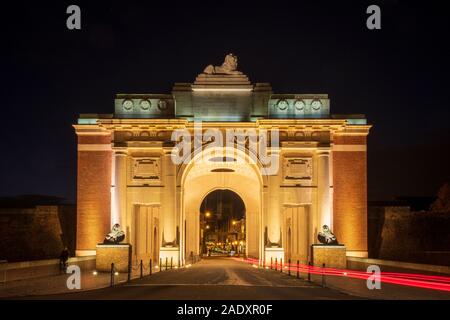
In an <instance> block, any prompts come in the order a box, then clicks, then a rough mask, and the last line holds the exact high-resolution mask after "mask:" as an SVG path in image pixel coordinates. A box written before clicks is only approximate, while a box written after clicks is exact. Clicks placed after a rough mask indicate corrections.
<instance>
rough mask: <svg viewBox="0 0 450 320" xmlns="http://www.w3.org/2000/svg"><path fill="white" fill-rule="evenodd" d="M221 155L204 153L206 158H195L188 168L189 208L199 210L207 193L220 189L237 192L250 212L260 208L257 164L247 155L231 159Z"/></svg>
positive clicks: (185, 194) (186, 200)
mask: <svg viewBox="0 0 450 320" xmlns="http://www.w3.org/2000/svg"><path fill="white" fill-rule="evenodd" d="M218 159H219V158H218V157H217V155H214V154H209V155H204V158H203V161H201V162H199V163H195V162H193V164H192V165H191V166H189V168H188V169H187V170H188V172H187V173H186V175H185V179H184V188H183V191H184V203H185V205H186V210H187V212H193V213H194V212H198V211H199V209H200V204H201V202H202V201H203V199H204V197H205V196H206V195H207V194H208V193H210V192H211V191H213V190H217V189H229V190H232V191H234V192H236V193H237V194H238V195H239V196H240V197H241V198H242V200H243V201H244V204H245V207H246V211H247V212H250V211H253V212H256V211H258V210H259V204H260V194H261V177H260V176H258V173H257V172H258V169H257V167H256V165H255V164H252V163H249V162H248V161H247V160H245V159H235V160H236V161H231V162H224V161H218ZM211 160H212V161H211Z"/></svg>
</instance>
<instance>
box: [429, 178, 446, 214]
mask: <svg viewBox="0 0 450 320" xmlns="http://www.w3.org/2000/svg"><path fill="white" fill-rule="evenodd" d="M431 211H436V212H450V183H448V182H446V183H444V185H443V186H442V187H441V188H440V189H439V191H438V194H437V199H436V201H435V202H433V204H432V205H431Z"/></svg>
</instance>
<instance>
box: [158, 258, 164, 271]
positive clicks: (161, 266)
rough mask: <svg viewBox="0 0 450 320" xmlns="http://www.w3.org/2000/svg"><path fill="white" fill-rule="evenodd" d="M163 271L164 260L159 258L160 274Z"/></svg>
mask: <svg viewBox="0 0 450 320" xmlns="http://www.w3.org/2000/svg"><path fill="white" fill-rule="evenodd" d="M162 269H163V264H162V258H159V272H161V271H162Z"/></svg>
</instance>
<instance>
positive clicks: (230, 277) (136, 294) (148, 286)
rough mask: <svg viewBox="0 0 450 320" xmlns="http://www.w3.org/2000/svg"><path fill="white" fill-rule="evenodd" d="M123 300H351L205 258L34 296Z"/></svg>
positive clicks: (289, 279) (237, 264) (226, 260)
mask: <svg viewBox="0 0 450 320" xmlns="http://www.w3.org/2000/svg"><path fill="white" fill-rule="evenodd" d="M35 298H37V299H89V300H90V299H107V300H109V299H123V300H144V299H151V300H158V299H161V300H195V299H202V300H243V299H246V300H249V299H255V300H297V299H302V300H303V299H339V300H342V299H355V298H357V297H354V296H350V295H348V294H345V293H341V292H339V291H337V290H332V289H328V288H322V287H320V286H318V285H317V284H311V283H309V282H307V281H305V280H299V279H296V278H295V277H294V276H291V277H289V276H288V275H287V274H281V273H279V272H275V271H271V270H264V269H258V268H254V267H252V266H251V265H249V264H247V263H244V262H242V261H237V260H235V259H232V258H224V257H214V258H207V259H204V260H202V261H200V262H199V263H197V264H194V265H193V266H191V267H190V268H182V269H177V270H175V269H174V270H169V271H162V272H158V273H155V274H153V275H152V276H148V277H145V278H142V279H137V280H133V281H132V282H130V283H127V284H120V285H118V286H116V287H114V288H106V289H98V290H92V291H83V292H74V293H66V294H61V295H49V296H39V297H35Z"/></svg>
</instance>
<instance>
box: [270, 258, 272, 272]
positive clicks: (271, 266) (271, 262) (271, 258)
mask: <svg viewBox="0 0 450 320" xmlns="http://www.w3.org/2000/svg"><path fill="white" fill-rule="evenodd" d="M270 270H272V257H270Z"/></svg>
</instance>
